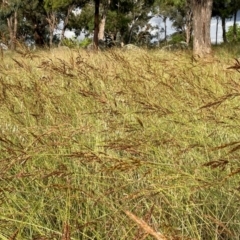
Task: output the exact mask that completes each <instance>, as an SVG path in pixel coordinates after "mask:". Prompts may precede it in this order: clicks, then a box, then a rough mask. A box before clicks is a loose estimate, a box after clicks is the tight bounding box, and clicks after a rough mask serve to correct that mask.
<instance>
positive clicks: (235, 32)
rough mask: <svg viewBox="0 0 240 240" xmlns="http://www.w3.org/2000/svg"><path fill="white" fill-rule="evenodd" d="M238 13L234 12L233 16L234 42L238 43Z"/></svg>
mask: <svg viewBox="0 0 240 240" xmlns="http://www.w3.org/2000/svg"><path fill="white" fill-rule="evenodd" d="M237 12H238V10H237V11H235V12H234V15H233V39H234V41H237V23H236V22H237Z"/></svg>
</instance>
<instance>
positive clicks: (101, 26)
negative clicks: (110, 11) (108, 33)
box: [98, 13, 106, 40]
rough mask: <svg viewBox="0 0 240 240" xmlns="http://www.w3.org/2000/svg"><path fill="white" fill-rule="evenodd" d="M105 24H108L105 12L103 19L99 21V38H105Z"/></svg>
mask: <svg viewBox="0 0 240 240" xmlns="http://www.w3.org/2000/svg"><path fill="white" fill-rule="evenodd" d="M105 24H106V14H105V13H103V15H102V16H101V20H100V23H99V33H98V39H99V40H100V39H104V32H105Z"/></svg>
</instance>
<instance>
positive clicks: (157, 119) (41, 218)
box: [0, 47, 240, 240]
mask: <svg viewBox="0 0 240 240" xmlns="http://www.w3.org/2000/svg"><path fill="white" fill-rule="evenodd" d="M238 51H239V49H237V47H236V48H232V47H231V48H230V49H227V48H223V47H216V48H214V53H215V57H213V58H212V59H208V60H207V61H200V62H199V61H196V60H195V59H194V58H193V57H192V55H191V53H187V52H182V51H179V52H164V51H160V50H157V51H156V50H155V51H145V50H141V49H137V50H129V51H121V50H120V49H116V50H114V49H113V50H110V51H104V52H98V53H96V52H91V51H90V52H87V51H84V50H74V49H71V50H70V49H66V48H62V49H57V50H51V51H49V52H46V51H45V52H44V51H35V52H28V51H27V50H26V49H22V50H21V51H20V50H18V51H17V52H15V53H12V52H5V53H3V54H2V56H1V58H2V61H1V63H0V103H1V104H0V239H3V240H6V239H20V240H21V239H35V240H40V239H47V240H48V239H49V240H50V239H51V240H52V239H61V240H69V239H73V240H74V239H76V240H77V239H84V240H89V239H99V240H100V239H108V240H109V239H112V240H116V239H122V240H123V239H126V240H129V239H138V240H141V239H174V240H175V239H184V240H186V239H215V240H217V239H218V240H220V239H222V240H223V239H224V240H226V239H231V240H234V239H236V240H237V239H239V237H240V226H239V225H240V212H239V211H240V201H239V200H240V185H239V184H240V163H239V158H240V121H239V115H240V101H239V100H240V83H239V80H240V73H239V72H238V71H236V70H239V68H240V64H239V62H238V61H237V60H234V56H236V54H237V53H238ZM229 67H230V68H229Z"/></svg>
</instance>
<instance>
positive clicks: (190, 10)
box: [185, 8, 192, 45]
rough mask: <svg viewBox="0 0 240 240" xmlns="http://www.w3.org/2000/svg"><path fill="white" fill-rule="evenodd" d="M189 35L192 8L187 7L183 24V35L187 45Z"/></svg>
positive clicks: (190, 33) (189, 39)
mask: <svg viewBox="0 0 240 240" xmlns="http://www.w3.org/2000/svg"><path fill="white" fill-rule="evenodd" d="M191 35H192V9H191V8H189V9H187V11H186V24H185V36H186V43H187V45H189V43H190V41H191Z"/></svg>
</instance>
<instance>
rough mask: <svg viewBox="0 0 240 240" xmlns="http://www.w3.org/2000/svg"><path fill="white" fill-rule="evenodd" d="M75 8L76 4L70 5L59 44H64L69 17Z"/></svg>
mask: <svg viewBox="0 0 240 240" xmlns="http://www.w3.org/2000/svg"><path fill="white" fill-rule="evenodd" d="M74 8H75V5H74V4H73V5H69V6H68V10H67V14H66V17H65V19H64V21H63V29H62V31H61V35H60V41H59V44H58V46H61V44H62V41H63V39H64V34H65V31H66V28H67V24H68V20H69V17H70V14H71V12H72V10H73V9H74Z"/></svg>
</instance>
